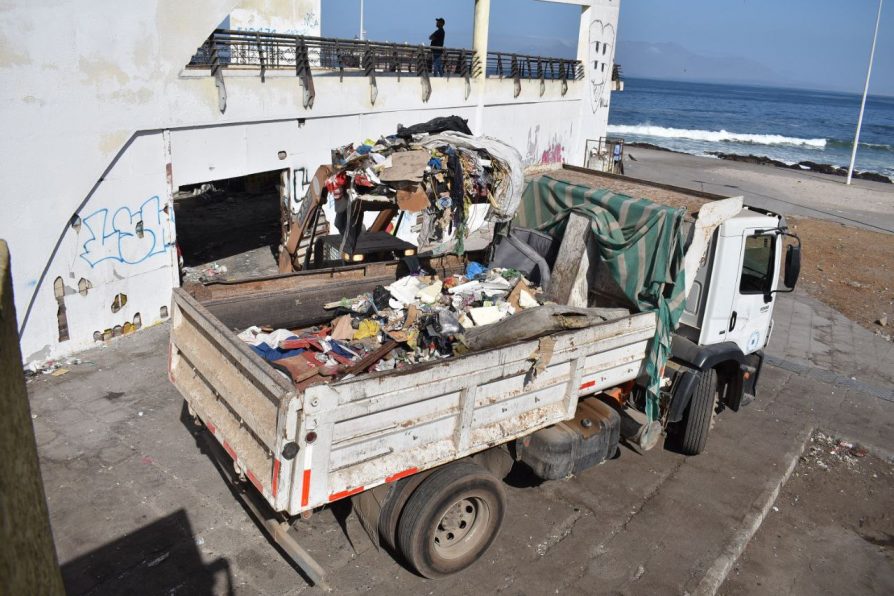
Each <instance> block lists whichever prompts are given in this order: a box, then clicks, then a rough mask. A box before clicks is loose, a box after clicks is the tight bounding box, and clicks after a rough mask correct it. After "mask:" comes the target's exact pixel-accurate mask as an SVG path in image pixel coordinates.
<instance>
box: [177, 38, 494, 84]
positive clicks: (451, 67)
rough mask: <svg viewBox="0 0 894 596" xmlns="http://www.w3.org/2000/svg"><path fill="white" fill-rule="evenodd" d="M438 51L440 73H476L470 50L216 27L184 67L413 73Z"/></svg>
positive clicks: (426, 68)
mask: <svg viewBox="0 0 894 596" xmlns="http://www.w3.org/2000/svg"><path fill="white" fill-rule="evenodd" d="M438 56H440V58H441V62H442V65H443V68H444V74H445V75H446V76H449V75H460V76H477V74H478V61H477V60H476V59H475V54H474V52H472V51H471V50H466V49H457V48H431V47H430V46H411V45H407V44H399V43H385V42H374V41H361V40H356V39H338V38H334V37H311V36H305V35H297V36H296V35H285V34H280V33H255V32H250V31H232V30H228V29H218V30H216V31H215V32H214V33H212V34H211V36H210V37H209V38H208V39H207V40H206V41H205V43H204V44H202V46H201V47H200V48H199V49H198V51H197V52H196V54H195V55H194V56H193V57H192V60H190V62H189V64H188V65H187V68H211V69H212V70H216V69H219V68H227V69H239V68H244V69H260V70H261V73H262V75H261V76H263V73H264V72H265V71H267V70H287V69H299V68H301V67H309V68H313V69H329V70H337V71H339V72H340V73H342V74H344V73H345V72H346V71H362V72H363V74H365V75H370V74H372V73H381V74H387V73H394V74H396V75H397V76H400V75H402V74H410V75H414V74H415V75H418V74H422V73H431V72H432V70H433V63H434V60H435V58H436V57H438Z"/></svg>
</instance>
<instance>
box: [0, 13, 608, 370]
mask: <svg viewBox="0 0 894 596" xmlns="http://www.w3.org/2000/svg"><path fill="white" fill-rule="evenodd" d="M299 5H300V6H299ZM295 7H297V8H295ZM617 7H618V0H596V1H595V2H593V6H592V7H590V6H587V7H584V8H583V9H582V10H583V12H582V15H583V16H582V25H581V36H582V38H583V37H584V36H585V35H586V36H589V35H590V30H591V26H590V22H591V21H593V20H597V17H598V18H599V19H600V20H601V21H602V22H607V23H611V24H612V27H614V25H616V23H617ZM293 9H294V10H293ZM240 11H242V12H240ZM314 12H315V14H317V15H319V0H308V1H303V2H283V1H279V0H258V1H255V2H251V1H249V2H242V3H237V2H234V1H232V0H231V1H225V0H197V1H193V2H189V3H184V2H174V1H173V0H145V1H144V2H140V3H133V4H132V5H128V6H127V7H126V8H123V7H122V5H121V4H120V3H116V2H111V1H108V0H94V1H92V2H90V3H78V2H73V1H71V2H53V1H48V0H27V1H26V0H22V1H20V2H12V3H10V4H8V5H7V7H5V8H4V11H3V19H2V21H0V100H2V104H3V106H4V108H3V111H2V121H0V122H2V125H3V130H4V132H5V140H4V142H3V144H2V147H0V168H2V174H3V176H2V179H3V181H4V187H5V188H4V192H3V193H2V194H0V207H2V212H3V213H4V214H6V217H4V218H3V219H2V220H0V237H2V238H4V239H6V240H7V241H8V242H9V244H10V250H11V254H12V264H13V282H14V286H15V296H16V310H17V312H18V316H19V326H20V331H21V342H22V352H23V355H24V358H25V360H26V361H32V360H41V359H44V358H48V357H58V356H60V355H64V354H67V353H71V352H73V351H76V350H79V349H83V348H85V347H88V346H90V345H92V344H93V343H94V341H95V340H94V334H95V332H97V331H100V332H102V331H105V330H106V329H111V328H114V327H116V326H124V325H125V324H126V323H128V322H133V320H134V317H135V315H136V314H137V313H139V314H140V319H141V321H142V325H143V326H147V325H150V324H152V323H154V322H157V321H159V320H160V318H161V317H160V312H161V308H162V307H163V306H167V305H168V304H169V300H170V291H171V288H172V286H173V285H174V284H176V283H177V277H178V274H177V269H176V254H175V250H174V247H173V243H174V241H175V233H176V229H175V228H176V225H175V222H174V221H173V206H172V203H171V193H172V191H173V190H175V189H176V188H177V187H179V186H181V185H184V184H190V183H195V182H205V181H209V180H215V179H222V178H229V177H235V176H242V175H247V174H251V173H256V172H262V171H270V170H276V169H285V168H291V169H294V168H300V167H305V168H307V169H308V170H309V171H310V172H311V173H312V172H313V171H314V170H315V169H316V167H317V165H319V164H320V163H324V162H326V161H327V160H328V159H329V150H330V148H332V147H334V146H337V145H342V144H344V143H347V142H351V141H356V140H362V139H364V138H366V137H368V136H372V137H375V136H378V135H381V134H388V133H391V132H393V131H394V130H395V127H396V125H397V124H398V123H402V124H414V123H416V122H421V121H424V120H427V119H429V118H432V117H434V116H438V115H448V114H458V115H461V116H463V117H465V118H469V123H470V126H471V127H472V129H473V131H475V132H476V133H483V134H488V135H491V136H495V137H498V138H502V139H504V140H506V141H508V142H510V143H512V144H514V145H515V146H516V147H517V148H518V149H519V151H520V152H521V153H522V154H523V155H524V156H525V159H526V161H527V163H529V164H536V163H541V162H543V161H566V162H568V163H575V164H579V163H581V161H582V159H583V153H584V141H585V139H587V138H595V137H599V136H600V135H603V134H604V133H605V123H606V120H607V116H608V86H607V85H606V86H605V90H604V91H603V92H600V93H602V94H601V95H600V96H599V97H598V98H596V99H595V100H594V96H593V93H592V89H593V88H594V87H593V84H592V83H591V81H590V80H589V78H588V79H587V80H585V81H580V82H572V83H570V84H569V89H568V92H567V94H566V95H565V96H564V97H563V96H562V95H561V93H560V83H559V82H558V81H547V83H546V93H545V94H544V96H543V97H541V96H540V94H539V89H540V84H539V82H538V81H522V92H521V94H520V96H519V97H518V98H514V97H513V84H512V81H509V80H503V81H500V80H496V79H487V80H483V79H478V80H473V82H472V86H471V93H470V95H469V96H468V98H467V97H466V94H465V84H464V82H463V81H462V79H459V78H452V79H449V80H448V79H432V88H433V90H432V95H431V98H430V99H429V101H428V102H426V103H424V102H423V101H422V97H421V86H420V81H419V79H417V78H415V77H403V78H402V79H401V80H400V81H398V80H397V78H396V77H392V76H385V75H378V77H377V79H378V96H377V98H376V101H375V104H374V105H373V104H371V103H370V88H369V83H368V80H367V79H366V78H365V77H362V76H346V77H345V80H344V81H343V82H340V81H339V79H338V76H337V75H333V74H330V73H323V72H316V73H315V84H316V102H315V103H314V106H313V108H312V109H310V110H306V109H304V108H303V107H302V89H301V86H300V84H299V82H298V80H297V78H296V77H295V76H294V75H291V74H289V73H288V72H272V71H269V72H268V73H267V77H266V81H265V82H263V83H262V82H261V81H260V78H259V77H258V76H257V73H256V72H255V73H252V72H245V71H242V72H235V71H234V72H230V73H226V76H225V80H226V86H227V91H228V102H227V109H226V112H225V113H224V114H221V113H220V111H219V109H218V96H217V90H216V87H215V85H214V80H213V78H212V77H210V76H208V73H207V72H196V71H185V70H184V68H183V67H184V65H185V64H186V63H187V62H188V61H189V59H190V57H191V56H192V55H193V54H194V52H195V50H196V48H197V47H198V46H199V45H201V44H202V42H203V41H204V40H205V38H206V37H207V36H208V34H209V33H210V32H211V31H212V30H213V29H214V27H215V26H217V24H218V23H220V22H221V20H222V19H223V18H224V17H225V16H226V15H231V24H230V26H231V27H234V28H235V27H236V24H234V23H233V21H234V20H237V19H236V18H235V17H238V19H242V21H240V22H242V23H243V25H244V27H243V28H248V27H250V26H257V27H267V26H270V27H274V26H287V25H288V24H289V23H292V24H295V25H296V26H304V25H306V24H307V23H308V22H312V21H313V14H314ZM234 15H235V16H234ZM251 15H272V16H268V18H267V19H266V20H260V19H259V17H257V16H255V17H253V18H255V20H254V21H252V20H251V18H249V17H251ZM251 23H254V25H251ZM317 23H318V17H317ZM237 24H238V23H237ZM316 26H317V27H318V26H319V25H318V24H317V25H316ZM599 31H600V33H601V32H602V28H601V27H600V29H599ZM587 39H588V43H589V37H588V38H587ZM492 49H495V48H492ZM612 51H613V47H612ZM588 76H589V75H588ZM597 100H598V101H597ZM279 151H286V153H287V157H286V159H285V160H280V159H279V158H278V156H277V154H278V152H279ZM168 173H170V177H169V176H168ZM165 207H167V210H165ZM73 217H78V218H80V219H79V221H80V225H79V226H78V225H75V226H72V225H71V222H72V218H73ZM75 221H77V220H75ZM139 221H142V222H143V230H144V231H143V234H142V237H139V236H138V235H137V234H136V226H137V222H139ZM57 278H61V279H62V281H63V283H64V285H65V288H66V291H65V296H64V298H63V301H64V304H65V310H66V318H67V322H68V328H69V335H70V339H69V340H67V341H64V342H61V343H60V342H59V341H58V340H59V337H58V322H57V311H58V301H57V298H56V296H55V294H54V290H53V285H54V280H56V279H57ZM81 279H84V280H86V281H88V282H89V284H90V286H91V287H90V289H88V290H87V292H86V295H82V294H81V293H79V292H78V283H79V281H80V280H81ZM118 294H125V295H126V296H127V303H126V305H125V306H124V307H123V308H122V309H121V310H120V311H118V312H115V313H113V312H112V310H111V305H112V301H113V299H114V297H115V296H116V295H118Z"/></svg>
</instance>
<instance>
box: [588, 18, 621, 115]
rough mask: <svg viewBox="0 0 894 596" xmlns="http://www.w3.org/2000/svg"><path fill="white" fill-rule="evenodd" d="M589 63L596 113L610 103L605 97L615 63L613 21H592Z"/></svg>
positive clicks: (591, 97) (593, 106)
mask: <svg viewBox="0 0 894 596" xmlns="http://www.w3.org/2000/svg"><path fill="white" fill-rule="evenodd" d="M588 55H589V58H590V62H589V64H587V71H588V72H589V73H590V74H589V77H588V79H589V84H590V107H591V108H592V109H593V113H594V114H595V113H596V110H598V109H599V108H600V107H605V106H607V105H608V101H607V99H605V94H606V87H607V86H608V82H609V81H610V80H611V78H612V67H613V65H614V63H615V27H614V25H612V24H611V23H603V22H602V21H599V20H596V21H593V22H592V23H590V38H589V52H588Z"/></svg>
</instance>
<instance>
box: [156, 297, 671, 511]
mask: <svg viewBox="0 0 894 596" xmlns="http://www.w3.org/2000/svg"><path fill="white" fill-rule="evenodd" d="M277 283H279V282H277ZM343 283H346V284H347V285H342V284H337V285H334V286H332V287H329V288H328V290H327V291H331V292H334V293H335V294H339V295H341V294H344V292H345V290H346V289H348V288H350V289H352V290H353V289H356V288H357V287H359V285H358V284H366V286H367V287H370V286H371V284H373V283H374V279H367V280H349V281H347V282H343ZM315 287H316V286H315ZM306 291H307V292H313V291H314V287H311V288H308V290H306ZM280 293H281V292H269V293H267V294H264V295H263V296H261V295H259V296H258V297H256V298H255V299H254V300H251V299H250V297H249V296H246V295H242V296H236V297H234V298H230V299H228V300H233V301H235V302H236V303H238V304H240V305H241V306H242V307H243V308H244V309H245V314H244V316H247V317H250V318H255V317H256V316H257V313H258V312H269V311H270V310H271V309H270V308H269V307H267V306H265V303H266V302H267V301H273V302H276V301H277V300H279V294H280ZM288 293H289V291H286V294H288ZM226 302H227V300H223V299H221V301H220V303H226ZM209 304H212V303H209ZM292 310H294V307H292ZM240 316H243V315H240ZM173 319H174V320H173V325H172V331H171V380H172V382H173V383H174V384H175V385H176V386H177V388H178V389H179V390H180V392H181V393H182V394H183V396H184V398H185V399H186V400H187V402H188V403H189V406H190V408H191V409H192V410H193V411H194V412H195V413H196V414H197V415H198V416H199V417H200V418H201V419H202V420H203V421H204V422H205V425H206V426H207V428H208V430H209V431H211V432H212V433H213V434H214V435H215V438H216V439H217V440H218V441H219V442H220V443H221V445H223V447H224V449H225V450H226V451H227V453H228V454H229V456H230V457H231V458H232V459H233V462H234V464H235V467H236V469H237V471H239V472H240V473H242V474H244V475H245V477H246V479H247V480H249V481H251V482H252V484H254V486H255V488H257V490H258V491H259V493H260V494H261V495H263V497H264V498H265V499H266V500H267V502H268V503H269V504H270V505H271V507H272V508H273V509H274V510H277V511H285V512H287V513H289V514H293V515H294V514H297V513H300V512H301V511H305V510H307V509H311V508H314V507H319V506H321V505H325V504H327V503H330V502H332V501H336V500H338V499H342V498H345V497H348V496H351V495H353V494H357V493H358V492H361V491H363V490H365V489H368V488H372V487H374V486H377V485H379V484H382V483H386V482H393V481H395V480H397V479H399V478H401V477H403V476H406V475H409V474H413V473H415V472H417V471H421V470H425V469H428V468H432V467H435V466H438V465H442V464H444V463H447V462H449V461H452V460H454V459H457V458H460V457H464V456H465V455H469V454H471V453H475V452H477V451H481V450H483V449H487V448H488V447H491V446H494V445H497V444H500V443H504V442H506V441H509V440H512V439H515V438H518V437H521V436H524V435H526V434H528V433H530V432H533V431H534V430H537V429H539V428H543V427H545V426H548V425H550V424H554V423H556V422H559V421H561V420H566V419H568V418H571V417H573V415H574V411H575V407H576V405H577V400H578V398H579V397H580V396H581V395H585V394H589V393H593V392H596V391H599V390H602V389H606V388H609V387H613V386H615V385H618V384H620V383H623V382H625V381H628V380H631V379H634V378H636V377H637V376H638V375H639V374H640V372H641V370H642V362H643V359H644V358H645V354H646V350H647V347H648V343H649V341H650V340H651V338H652V337H653V336H654V332H655V317H654V314H651V313H647V314H640V315H633V316H629V317H623V318H621V319H617V320H614V321H609V322H606V323H602V324H599V325H595V326H592V327H589V328H585V329H579V330H573V331H566V332H562V333H557V334H554V335H552V336H550V338H547V339H548V340H554V342H555V343H554V344H552V341H549V342H548V344H547V345H546V346H545V345H543V344H541V341H542V339H538V340H530V341H523V342H517V343H515V344H512V345H508V346H504V347H500V348H495V349H491V350H487V351H482V352H477V353H472V354H467V355H464V356H459V357H455V358H451V359H447V360H435V361H431V362H428V363H424V364H421V365H418V366H416V367H413V368H412V369H409V370H395V371H383V372H380V373H373V374H368V375H363V376H360V377H356V378H352V379H345V380H341V381H339V382H336V383H334V384H331V385H317V386H313V387H311V388H309V389H308V390H306V391H305V392H304V393H301V394H299V393H297V392H296V391H295V389H294V387H293V386H292V385H291V383H289V382H288V381H287V380H286V379H285V378H284V377H282V376H280V375H279V373H277V372H276V371H275V370H274V369H273V368H272V367H270V366H269V364H268V363H266V362H265V361H263V360H262V359H261V358H260V357H259V356H257V355H256V354H255V353H254V352H252V351H251V350H250V349H249V348H248V346H247V345H245V344H244V343H243V342H242V341H241V340H239V339H238V338H237V337H236V333H235V330H234V329H232V328H231V326H230V325H231V323H232V320H231V321H228V322H227V323H225V322H223V321H222V320H220V319H219V318H218V317H217V316H215V314H214V313H213V312H212V311H211V309H210V308H206V307H205V306H204V305H203V304H200V303H199V302H198V301H197V300H196V299H195V298H193V297H192V296H191V295H189V294H188V293H187V292H186V291H184V290H183V289H177V290H176V291H175V293H174V315H173ZM538 355H541V356H544V357H546V359H547V360H548V362H547V363H546V366H545V368H544V370H543V371H542V372H541V373H539V374H538V375H536V377H533V378H532V376H531V374H530V373H531V369H532V366H534V361H535V360H536V359H537V358H538V357H539V356H538ZM288 443H294V444H295V445H296V446H297V447H298V453H297V457H294V458H293V459H288V458H285V457H283V456H282V453H283V448H284V446H285V445H286V444H288Z"/></svg>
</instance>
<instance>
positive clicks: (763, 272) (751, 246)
mask: <svg viewBox="0 0 894 596" xmlns="http://www.w3.org/2000/svg"><path fill="white" fill-rule="evenodd" d="M775 246H776V237H775V236H770V235H766V234H756V235H754V236H749V237H747V238H746V239H745V258H744V259H743V260H742V281H741V282H740V283H739V292H741V293H742V294H763V293H765V292H769V291H770V289H771V288H772V284H773V255H774V252H775V251H774V248H775Z"/></svg>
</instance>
